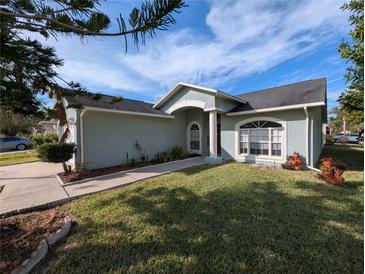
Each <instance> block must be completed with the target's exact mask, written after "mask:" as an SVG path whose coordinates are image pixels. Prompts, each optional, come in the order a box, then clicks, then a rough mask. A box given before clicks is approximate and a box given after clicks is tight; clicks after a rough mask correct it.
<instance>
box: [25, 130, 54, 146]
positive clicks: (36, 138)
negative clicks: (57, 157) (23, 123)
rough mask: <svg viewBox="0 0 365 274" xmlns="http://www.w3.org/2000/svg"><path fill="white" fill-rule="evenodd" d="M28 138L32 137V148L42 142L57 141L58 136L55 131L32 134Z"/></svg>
mask: <svg viewBox="0 0 365 274" xmlns="http://www.w3.org/2000/svg"><path fill="white" fill-rule="evenodd" d="M30 138H31V139H32V145H33V147H34V148H38V147H39V146H41V145H43V144H51V143H57V142H58V136H57V133H56V132H50V133H44V134H34V135H32V136H31V137H30Z"/></svg>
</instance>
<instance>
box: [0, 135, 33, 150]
mask: <svg viewBox="0 0 365 274" xmlns="http://www.w3.org/2000/svg"><path fill="white" fill-rule="evenodd" d="M31 146H32V141H31V140H30V139H28V138H23V137H1V138H0V149H1V150H13V149H16V150H24V149H27V148H30V147H31Z"/></svg>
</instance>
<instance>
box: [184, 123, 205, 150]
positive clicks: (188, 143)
mask: <svg viewBox="0 0 365 274" xmlns="http://www.w3.org/2000/svg"><path fill="white" fill-rule="evenodd" d="M193 124H196V125H197V126H198V127H199V150H192V149H190V128H191V126H192V125H193ZM202 129H203V128H202V127H201V126H200V124H199V123H198V122H196V121H191V122H190V123H189V124H188V126H187V128H186V147H187V151H188V152H190V153H198V154H202V143H203V142H202V141H203V140H202Z"/></svg>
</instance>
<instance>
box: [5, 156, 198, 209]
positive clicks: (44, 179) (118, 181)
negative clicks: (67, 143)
mask: <svg viewBox="0 0 365 274" xmlns="http://www.w3.org/2000/svg"><path fill="white" fill-rule="evenodd" d="M204 163H205V162H204V159H203V157H196V158H190V159H185V160H180V161H175V162H168V163H164V164H159V165H152V166H146V167H142V168H136V169H130V170H127V171H123V172H118V173H113V174H109V175H105V176H102V177H99V178H90V179H89V180H86V181H85V182H82V183H78V184H71V185H65V186H61V184H60V183H59V182H58V180H57V178H56V174H57V173H60V172H62V165H61V164H51V163H43V162H33V163H28V164H20V165H13V166H5V167H0V179H1V181H0V185H4V188H3V190H2V191H1V193H0V214H4V213H9V212H12V211H19V210H25V209H29V208H30V207H34V206H42V207H43V206H48V205H51V204H53V205H54V204H55V203H57V204H59V202H64V201H70V200H71V199H74V198H77V197H80V196H83V195H87V194H91V193H96V192H100V191H104V190H107V189H113V188H116V187H122V186H127V185H129V184H132V183H135V182H138V181H140V180H143V179H148V178H152V177H156V176H160V175H163V174H167V173H170V172H174V171H178V170H181V169H184V168H188V167H193V166H198V165H203V164H204Z"/></svg>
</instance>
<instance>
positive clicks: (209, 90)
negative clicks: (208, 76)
mask: <svg viewBox="0 0 365 274" xmlns="http://www.w3.org/2000/svg"><path fill="white" fill-rule="evenodd" d="M183 87H188V88H192V89H195V90H199V91H202V92H205V93H209V94H212V95H214V96H219V97H222V98H225V99H228V100H231V101H235V102H239V103H245V101H244V100H242V99H240V98H238V97H236V96H232V95H229V94H227V93H224V92H222V91H219V90H217V89H212V88H207V87H203V86H198V85H193V84H189V83H184V82H178V83H177V84H176V85H175V86H173V87H172V89H170V90H169V91H168V92H167V93H166V94H165V95H164V96H163V97H162V98H161V99H160V101H158V102H157V103H156V104H155V105H154V106H153V107H154V108H160V107H161V106H163V105H164V104H165V103H166V102H167V101H168V100H169V99H170V98H172V97H173V96H174V95H175V94H176V93H177V92H179V91H180V90H181V89H182V88H183Z"/></svg>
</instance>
